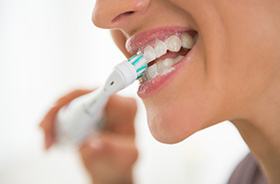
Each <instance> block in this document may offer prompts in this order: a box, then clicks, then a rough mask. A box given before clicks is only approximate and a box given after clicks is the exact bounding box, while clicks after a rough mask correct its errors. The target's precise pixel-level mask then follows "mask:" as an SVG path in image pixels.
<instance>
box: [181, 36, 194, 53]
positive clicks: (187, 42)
mask: <svg viewBox="0 0 280 184" xmlns="http://www.w3.org/2000/svg"><path fill="white" fill-rule="evenodd" d="M181 40H182V47H183V48H185V49H191V48H192V46H193V44H194V40H193V38H192V37H191V35H189V34H188V33H183V34H182V36H181Z"/></svg>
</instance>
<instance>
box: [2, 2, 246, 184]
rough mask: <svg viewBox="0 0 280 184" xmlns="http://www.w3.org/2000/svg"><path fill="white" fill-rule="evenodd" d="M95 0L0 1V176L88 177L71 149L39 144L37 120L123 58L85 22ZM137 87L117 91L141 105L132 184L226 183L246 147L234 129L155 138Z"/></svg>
mask: <svg viewBox="0 0 280 184" xmlns="http://www.w3.org/2000/svg"><path fill="white" fill-rule="evenodd" d="M94 3H95V2H94V1H92V0H91V1H80V0H36V1H34V0H0V84H1V90H0V146H1V150H0V183H3V184H21V183H28V184H50V183H52V184H74V183H85V184H86V183H89V179H88V176H87V173H86V172H85V170H84V168H83V166H82V165H81V163H80V159H79V155H78V154H77V153H76V152H75V151H69V150H61V149H52V150H50V151H49V152H45V151H44V150H43V144H42V140H43V136H42V132H41V130H40V129H39V127H38V123H39V121H40V120H41V119H42V117H43V115H44V113H45V112H46V111H47V110H48V108H49V107H50V106H51V105H52V104H53V103H54V102H55V100H56V99H57V98H58V97H59V96H61V95H63V94H65V93H66V92H68V91H70V90H73V89H75V88H81V87H82V88H93V87H96V86H98V85H99V84H101V83H102V82H103V81H104V80H105V78H106V76H107V75H108V74H109V72H110V70H111V69H112V65H114V64H116V63H117V62H120V61H122V60H123V59H124V57H123V56H122V54H121V53H120V51H118V49H117V48H116V47H115V46H114V44H113V42H112V41H111V38H110V35H109V33H108V31H106V30H101V29H97V28H95V27H94V26H93V24H92V23H91V12H92V8H93V6H94ZM136 91H137V84H134V85H132V86H131V87H129V88H128V89H125V90H123V91H122V92H121V94H122V95H125V96H133V97H135V98H136V99H137V101H138V105H139V112H138V115H137V121H136V128H137V145H138V147H139V150H140V158H139V161H138V163H137V165H136V169H135V181H136V183H138V184H155V183H161V184H170V183H176V184H183V183H184V184H186V183H189V184H223V183H225V182H226V181H227V179H228V177H229V175H230V173H231V172H232V169H233V168H234V167H235V166H236V164H237V163H238V162H239V161H240V159H242V157H243V156H244V155H245V154H246V153H247V152H248V148H247V147H246V145H245V144H244V142H243V141H242V139H241V138H240V136H239V134H238V133H237V131H236V130H235V128H234V127H233V126H232V125H231V124H229V123H227V122H225V123H222V124H219V125H217V126H215V127H211V128H209V129H207V130H204V131H201V132H199V133H197V134H195V135H193V136H191V137H190V138H188V139H187V140H185V141H183V142H182V143H179V144H176V145H165V144H161V143H158V142H157V141H155V140H154V139H153V137H152V136H151V134H150V132H149V130H148V127H147V122H146V116H145V108H144V106H143V104H142V102H141V100H140V99H139V98H138V97H137V95H136Z"/></svg>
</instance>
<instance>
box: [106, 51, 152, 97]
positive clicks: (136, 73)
mask: <svg viewBox="0 0 280 184" xmlns="http://www.w3.org/2000/svg"><path fill="white" fill-rule="evenodd" d="M147 68H148V64H147V60H146V59H145V57H144V56H143V54H141V53H138V54H136V55H134V56H132V57H131V58H129V59H128V60H127V61H124V62H122V63H120V64H118V65H117V66H115V69H114V71H113V72H112V73H111V75H110V76H109V77H108V79H107V81H106V83H105V86H104V91H105V92H107V93H108V94H113V93H115V92H117V91H120V90H121V89H124V88H125V87H127V86H129V85H130V84H132V83H133V82H134V81H135V80H137V79H139V78H140V77H142V76H143V73H144V72H145V71H146V70H147Z"/></svg>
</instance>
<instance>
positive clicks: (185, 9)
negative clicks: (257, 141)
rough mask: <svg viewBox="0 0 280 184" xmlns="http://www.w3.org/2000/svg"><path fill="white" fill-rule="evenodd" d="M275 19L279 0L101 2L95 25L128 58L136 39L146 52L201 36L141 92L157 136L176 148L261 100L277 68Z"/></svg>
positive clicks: (245, 113) (241, 114)
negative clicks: (173, 39)
mask: <svg viewBox="0 0 280 184" xmlns="http://www.w3.org/2000/svg"><path fill="white" fill-rule="evenodd" d="M276 4H277V5H276ZM276 12H280V10H279V3H278V1H277V0H269V1H268V0H235V1H232V0H227V1H225V0H119V1H117V0H96V6H95V10H94V13H93V21H94V23H95V24H96V25H97V26H99V27H102V28H108V29H111V30H113V31H112V35H113V39H114V40H115V42H116V44H117V45H118V47H119V48H120V49H121V51H122V52H123V53H124V54H125V55H126V56H131V55H132V54H133V53H135V52H136V51H135V50H132V51H131V50H130V52H131V53H129V51H128V50H127V48H126V47H125V42H126V41H127V40H130V42H129V43H127V45H128V48H129V44H131V45H133V43H131V40H134V42H136V43H134V47H137V46H138V47H142V48H144V47H146V46H147V45H149V43H150V45H152V46H155V45H153V43H154V42H155V40H156V39H157V38H156V37H157V36H159V38H158V39H159V40H162V41H165V40H164V39H166V38H167V37H169V36H171V35H172V34H173V35H180V34H182V32H184V31H191V32H193V31H195V32H196V33H197V37H196V42H195V44H194V45H193V47H192V49H191V50H190V51H189V52H188V53H187V54H186V53H184V58H183V59H182V60H181V61H180V64H178V67H176V69H175V70H173V71H172V72H171V73H168V74H166V75H165V77H162V76H160V77H158V78H160V79H155V80H154V79H153V80H154V82H152V84H149V85H146V86H145V85H144V87H143V85H142V87H141V90H140V92H139V93H140V96H141V98H142V99H143V102H144V104H145V106H146V109H147V117H148V122H149V127H150V129H151V132H152V134H153V136H154V137H155V138H156V139H158V140H159V141H161V142H165V143H176V142H179V141H181V140H183V139H184V138H186V137H188V136H190V135H191V134H193V133H194V132H196V131H198V130H200V129H203V128H206V127H209V126H211V125H214V124H216V123H218V122H221V121H224V120H235V119H242V118H247V116H249V114H250V113H251V111H252V110H253V108H254V106H255V105H257V104H258V102H259V100H261V99H263V96H264V95H265V94H266V91H268V90H269V89H270V88H271V86H270V84H271V83H272V81H274V80H275V75H276V73H277V71H278V70H277V69H278V68H279V62H278V61H280V57H279V53H280V51H279V49H280V48H279V46H278V47H277V46H276V44H275V43H277V42H278V43H280V36H279V35H278V34H279V33H278V32H277V31H276V30H277V29H278V28H277V29H276V26H278V27H279V19H278V20H277V19H276V18H275V17H274V14H275V13H276ZM277 21H278V23H277ZM143 32H144V33H143ZM141 33H143V34H141ZM164 34H166V35H168V36H167V37H164ZM139 35H140V36H139ZM143 35H145V36H144V37H143ZM192 36H193V35H192ZM131 37H132V38H131ZM145 37H147V38H149V39H148V40H149V42H148V41H145V39H146V40H147V38H145ZM135 40H137V41H135ZM132 42H133V41H132ZM141 44H142V45H141ZM135 45H136V46H135ZM130 49H131V48H130ZM134 49H135V48H134ZM139 49H140V48H139ZM177 54H178V53H177ZM158 62H161V61H158ZM150 83H151V82H150ZM143 89H144V90H143Z"/></svg>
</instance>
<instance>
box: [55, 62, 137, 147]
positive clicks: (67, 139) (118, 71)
mask: <svg viewBox="0 0 280 184" xmlns="http://www.w3.org/2000/svg"><path fill="white" fill-rule="evenodd" d="M136 79H137V71H136V70H135V68H134V66H133V65H131V64H130V63H128V62H127V61H125V62H122V63H120V64H118V65H117V66H116V67H115V68H114V71H113V72H112V73H111V75H110V76H109V77H108V79H107V80H106V83H105V85H104V87H103V88H100V89H98V90H97V91H94V92H92V93H89V94H86V95H83V96H81V97H78V98H76V99H74V100H73V101H72V102H70V103H69V105H66V106H65V107H63V108H62V109H61V110H59V112H58V114H57V117H56V139H57V143H58V144H61V145H67V144H68V145H77V144H80V143H81V142H82V141H83V140H84V139H85V138H86V137H87V136H88V135H89V134H90V133H91V132H96V131H98V129H99V128H98V127H99V126H100V124H101V123H102V120H103V119H104V118H105V117H104V107H105V105H106V103H107V101H108V99H109V97H110V96H111V95H112V94H114V93H116V92H118V91H120V90H121V89H123V88H125V87H127V86H129V85H130V84H131V83H133V82H134V81H135V80H136Z"/></svg>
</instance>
